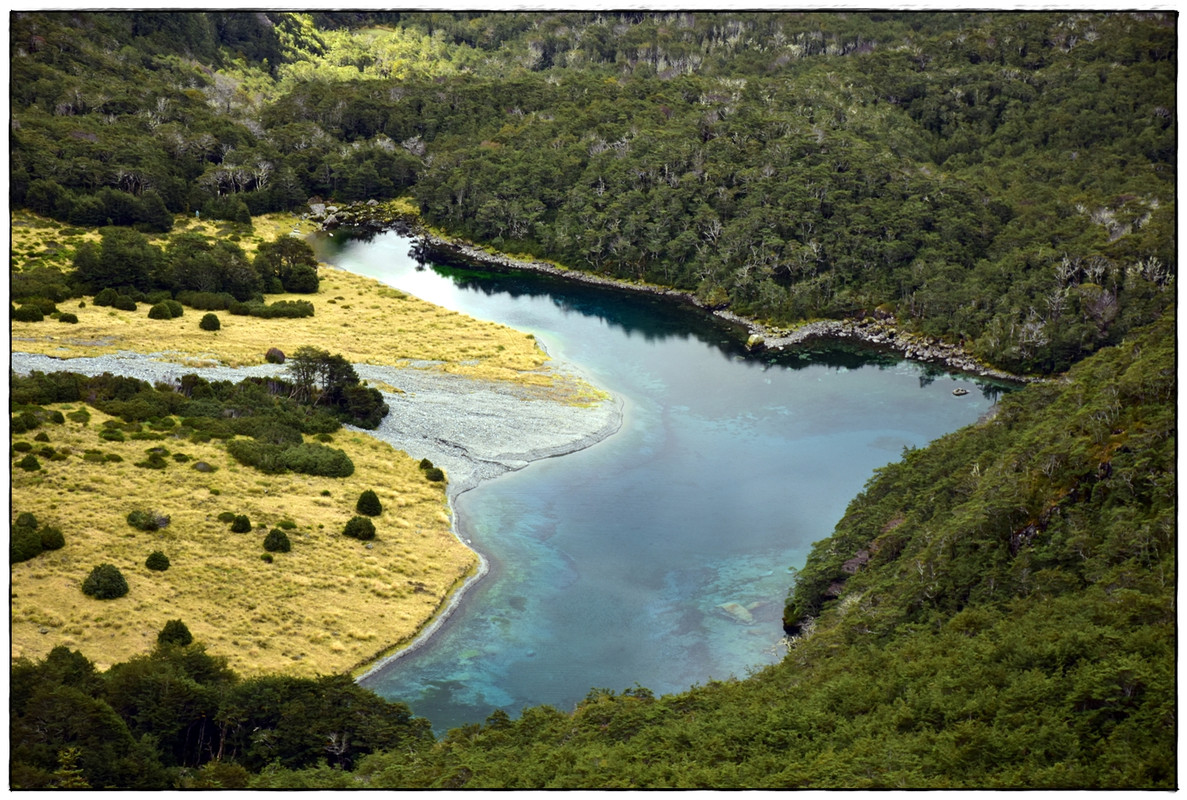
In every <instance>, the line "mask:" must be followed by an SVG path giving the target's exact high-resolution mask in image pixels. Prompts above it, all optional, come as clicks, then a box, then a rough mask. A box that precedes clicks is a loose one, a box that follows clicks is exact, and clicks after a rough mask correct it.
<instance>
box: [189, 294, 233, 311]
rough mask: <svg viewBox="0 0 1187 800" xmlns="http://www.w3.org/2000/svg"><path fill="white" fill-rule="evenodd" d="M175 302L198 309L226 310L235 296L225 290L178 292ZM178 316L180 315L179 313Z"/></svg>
mask: <svg viewBox="0 0 1187 800" xmlns="http://www.w3.org/2000/svg"><path fill="white" fill-rule="evenodd" d="M177 302H179V303H184V304H185V305H187V306H189V307H190V308H196V309H198V310H199V311H226V310H227V309H228V308H230V307H231V303H234V302H236V300H235V297H234V296H233V295H231V294H228V293H227V292H188V291H187V292H178V293H177ZM179 316H180V315H179Z"/></svg>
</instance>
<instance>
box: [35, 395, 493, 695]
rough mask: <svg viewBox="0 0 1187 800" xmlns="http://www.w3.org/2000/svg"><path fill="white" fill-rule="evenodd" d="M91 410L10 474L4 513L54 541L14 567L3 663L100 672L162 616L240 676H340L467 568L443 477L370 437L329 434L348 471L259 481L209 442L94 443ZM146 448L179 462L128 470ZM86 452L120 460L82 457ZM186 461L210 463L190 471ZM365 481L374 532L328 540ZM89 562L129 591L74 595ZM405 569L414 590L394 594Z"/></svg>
mask: <svg viewBox="0 0 1187 800" xmlns="http://www.w3.org/2000/svg"><path fill="white" fill-rule="evenodd" d="M59 408H61V409H62V410H66V409H68V408H70V406H60V407H59ZM90 412H91V415H92V418H91V420H90V423H89V424H88V425H87V426H85V427H84V426H83V425H82V424H80V423H78V422H74V421H68V422H66V423H65V424H63V425H58V426H46V427H45V428H44V430H46V431H47V432H48V434H49V436H50V439H51V442H52V445H53V447H54V448H55V449H56V450H59V451H64V452H69V457H68V458H67V459H66V460H65V461H56V462H43V468H42V469H41V470H40V471H38V472H33V473H26V472H24V471H23V470H14V473H20V474H14V475H13V477H12V498H13V505H12V509H13V512H14V513H18V512H21V511H30V512H32V513H34V514H35V515H37V518H38V521H39V522H41V523H42V524H52V525H57V526H58V527H60V528H61V529H62V531H63V533H64V534H65V537H66V546H65V547H64V548H62V549H61V550H56V551H50V552H46V553H43V554H42V555H40V556H37V557H36V558H34V559H32V560H30V561H26V562H22V563H19V564H14V565H13V566H12V600H11V609H12V616H11V631H12V655H13V656H14V657H16V656H20V655H24V656H29V657H33V658H39V657H43V656H44V655H45V654H46V653H48V652H49V650H50V649H51V648H52V647H54V646H55V645H59V644H64V645H66V646H68V647H71V648H74V649H79V650H81V651H82V652H83V653H84V654H85V655H86V656H87V657H88V658H91V659H92V660H94V661H95V662H96V663H97V664H99V665H100V666H101V667H104V666H106V665H109V664H113V663H117V662H120V661H124V660H126V659H128V658H130V657H131V656H133V655H136V654H137V653H141V652H143V651H144V650H146V649H148V648H150V647H151V646H152V645H153V644H154V643H155V641H156V634H157V633H158V632H159V631H160V629H161V628H162V627H163V625H164V623H165V622H166V621H167V620H169V619H182V620H183V621H184V622H185V623H186V625H187V626H188V627H189V628H190V630H191V631H192V632H193V634H194V636H195V638H197V639H198V640H200V641H202V642H205V643H206V645H207V647H208V648H209V650H210V651H211V652H212V653H215V654H218V655H225V656H227V657H228V658H229V659H230V661H231V664H232V666H233V667H234V668H235V669H236V670H238V671H240V672H242V673H243V674H258V673H261V672H266V671H277V670H281V671H287V672H291V673H297V674H303V675H313V674H323V673H329V672H342V671H346V670H349V669H351V668H353V667H356V666H358V665H359V664H361V663H364V662H366V661H367V660H369V659H370V658H372V657H374V656H376V655H377V654H378V653H379V652H380V651H382V650H384V649H386V648H387V647H389V646H390V645H392V644H394V643H396V642H399V641H403V640H406V639H407V638H409V637H411V636H412V635H413V634H414V633H415V632H416V630H418V629H419V627H420V626H421V625H422V624H423V623H424V622H425V621H426V620H427V619H429V618H430V617H431V616H432V615H433V614H434V613H435V611H436V610H437V607H438V606H439V605H440V603H441V602H442V600H443V599H444V598H445V597H446V596H447V595H448V593H449V592H450V591H451V590H452V589H453V588H454V587H455V585H456V583H457V581H458V580H459V579H460V578H461V577H462V576H464V575H465V574H467V573H468V571H469V570H471V569H472V568H473V566H474V556H473V554H472V553H471V552H470V551H469V550H467V549H466V548H464V547H463V546H462V545H461V544H460V543H459V542H458V541H457V540H456V538H455V537H454V536H453V535H452V533H451V532H450V526H449V518H448V515H446V514H444V513H443V504H444V502H445V498H444V491H443V489H442V486H441V484H433V483H430V482H429V481H426V480H425V479H424V476H423V473H422V472H421V470H420V469H419V466H418V462H416V461H413V460H412V459H411V458H409V457H408V456H406V455H405V454H403V453H401V452H399V451H397V450H394V449H393V448H391V447H390V446H389V445H387V444H385V443H383V442H380V441H378V440H376V439H374V438H372V437H370V436H365V435H351V436H349V437H336V438H337V439H338V441H335V443H334V446H335V447H341V448H342V449H344V450H346V451H347V453H348V454H349V455H350V457H351V459H352V461H353V462H354V464H355V473H354V475H352V476H351V477H350V478H346V479H335V478H316V477H310V476H306V475H297V474H289V475H269V476H264V475H261V474H260V473H258V472H255V471H254V470H251V469H248V468H246V467H243V466H241V465H238V464H236V463H235V462H234V461H233V460H232V459H231V458H230V457H229V456H228V455H227V453H226V451H225V449H224V447H223V446H222V445H220V444H219V443H217V442H210V443H206V444H195V443H192V442H189V441H184V440H180V439H176V438H168V439H165V440H160V441H156V442H146V441H143V440H131V439H129V440H128V441H124V442H111V441H106V440H102V439H100V438H99V431H100V430H101V429H102V423H103V422H104V421H105V420H107V419H109V417H107V416H106V415H105V414H103V413H102V412H99V411H97V410H95V409H91V410H90ZM17 438H21V439H23V438H26V437H17ZM154 445H161V446H164V447H166V448H167V449H169V450H171V451H173V452H184V453H186V454H187V455H189V456H191V458H192V459H193V461H190V462H186V463H177V462H174V461H172V460H169V464H168V466H167V467H166V468H165V469H164V470H154V469H142V468H138V467H136V466H134V463H135V462H136V461H139V460H141V459H143V457H144V451H145V449H146V447H148V446H154ZM87 450H100V451H103V452H105V453H112V454H116V455H119V456H121V457H122V458H123V460H122V461H120V462H117V463H113V462H98V463H97V462H94V461H84V460H83V458H82V456H83V454H84V453H85V451H87ZM199 460H201V461H206V462H208V463H210V464H213V465H215V466H217V467H218V468H219V469H218V471H216V472H213V473H209V474H204V473H201V472H198V471H196V470H194V469H193V468H192V464H193V463H194V462H195V461H199ZM114 487H118V491H114ZM364 489H373V490H374V491H375V492H376V494H377V495H378V496H379V498H380V500H381V502H382V503H383V506H384V512H383V514H382V515H381V516H379V517H377V518H376V519H375V524H376V528H377V529H378V535H377V537H376V538H375V539H374V540H372V541H371V542H367V543H364V542H359V541H355V540H353V539H348V538H346V537H344V536H342V535H341V530H342V528H343V526H344V525H345V523H346V521H347V520H349V519H350V518H351V517H352V516H354V514H355V510H354V504H355V501H356V500H357V498H358V496H359V494H360V493H361V492H362V491H363V490H364ZM71 490H73V491H71ZM326 490H328V491H330V497H329V498H327V497H325V496H323V495H322V494H321V493H322V492H323V491H326ZM215 491H217V492H218V493H217V494H215ZM66 498H68V499H66ZM136 509H143V510H151V511H154V512H155V513H157V514H160V515H167V516H169V518H170V520H169V524H168V525H167V526H166V527H164V528H162V529H160V530H158V531H154V532H144V531H139V530H136V529H134V528H133V527H131V526H130V525H128V523H127V521H126V517H127V514H128V513H129V512H130V511H132V510H136ZM225 511H229V512H233V513H235V514H243V515H246V516H247V517H249V518H250V520H251V522H252V526H253V529H252V530H251V531H250V532H248V533H231V532H230V526H229V525H228V524H227V523H225V522H220V521H219V520H218V516H219V514H220V513H222V512H225ZM290 521H291V522H292V523H295V525H294V526H293V527H290V528H289V530H288V531H287V533H288V536H289V538H290V540H291V542H292V550H291V552H288V553H273V554H270V555H271V556H272V562H271V563H268V562H267V561H265V560H264V559H263V558H262V556H264V555H265V550H264V549H263V545H262V542H263V538H264V536H265V534H266V533H267V531H268V530H270V529H271V528H273V527H276V526H278V525H280V524H281V523H282V522H284V523H285V524H286V525H287V524H288V523H289V522H290ZM153 550H161V551H163V552H164V553H165V554H166V555H168V557H169V559H170V561H171V566H170V567H169V569H168V570H166V571H164V572H156V571H152V570H149V569H148V568H147V567H145V565H144V562H145V559H146V558H147V556H148V555H149V553H151V552H152V551H153ZM413 559H415V560H413ZM100 563H111V564H114V565H116V566H117V567H118V568H119V569H120V570H121V571H122V573H123V574H124V576H125V578H126V579H127V582H128V584H129V587H130V592H129V594H128V595H127V596H125V597H123V598H120V599H117V600H102V601H101V600H94V599H91V598H89V597H86V596H85V595H83V593H82V591H81V588H80V586H81V583H82V581H83V579H84V578H85V577H86V576H87V574H88V573H89V571H90V570H91V568H92V567H93V566H95V565H97V564H100ZM363 575H365V576H366V577H361V576H363ZM409 576H412V578H411V579H412V580H414V581H415V582H417V583H418V584H422V585H424V586H426V587H428V591H427V592H416V593H413V592H410V591H407V583H408V581H409V579H410V578H409ZM295 656H300V658H295Z"/></svg>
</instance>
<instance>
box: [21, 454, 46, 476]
mask: <svg viewBox="0 0 1187 800" xmlns="http://www.w3.org/2000/svg"><path fill="white" fill-rule="evenodd" d="M16 465H17V466H18V467H20V468H21V469H23V470H26V471H27V472H36V471H37V470H39V469H41V462H40V461H38V460H37V456H35V455H33V454H32V453H29V455H27V456H25V457H24V458H22V459H21V460H20V461H18V462H16Z"/></svg>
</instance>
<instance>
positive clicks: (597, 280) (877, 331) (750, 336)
mask: <svg viewBox="0 0 1187 800" xmlns="http://www.w3.org/2000/svg"><path fill="white" fill-rule="evenodd" d="M422 238H423V240H424V254H425V255H426V256H427V257H429V258H431V259H435V260H438V261H443V262H445V263H453V264H470V265H481V266H485V267H491V268H495V269H505V270H528V271H531V272H540V273H544V274H547V275H551V276H553V277H557V278H562V279H564V280H570V281H577V282H579V283H585V284H589V285H593V286H600V287H603V288H608V289H617V290H621V291H631V292H643V293H645V294H652V295H656V296H660V297H667V298H670V299H671V300H673V301H674V302H681V303H687V304H689V305H693V306H696V307H697V308H700V309H701V310H703V311H705V312H706V313H709V314H712V315H713V316H715V317H717V318H718V319H721V320H723V321H725V322H728V323H730V324H732V325H735V326H738V327H741V328H743V329H744V330H745V331H746V333H747V346H748V347H749V348H750V350H752V351H753V352H761V351H772V350H774V351H779V350H783V349H787V348H794V347H797V346H800V345H803V344H805V343H808V342H811V341H830V340H831V341H853V342H857V343H859V344H861V345H865V346H869V347H874V348H877V349H880V350H887V351H891V352H895V353H899V354H900V355H902V356H903V357H904V358H907V359H910V360H912V361H919V362H922V363H925V364H935V365H937V366H941V367H943V368H944V369H947V370H950V371H954V372H960V373H963V374H966V375H974V376H977V377H982V378H989V379H991V380H997V381H1004V382H1008V383H1029V382H1033V381H1036V380H1041V379H1039V378H1033V377H1029V376H1024V375H1016V374H1014V373H1011V372H1007V371H1005V370H1001V369H997V368H995V367H991V366H988V365H986V364H982V363H981V362H979V361H978V360H977V359H975V358H974V357H973V356H972V355H971V354H969V353H968V352H966V351H965V350H963V349H962V348H961V347H959V346H957V345H954V344H949V343H947V342H943V341H940V340H939V339H935V338H932V337H929V336H922V335H919V334H915V333H911V332H908V331H903V330H900V329H899V328H898V327H897V326H896V324H895V320H894V319H893V318H891V317H883V318H879V319H875V318H872V317H866V318H864V319H844V320H816V321H812V322H805V323H803V324H801V325H798V326H796V327H793V328H778V327H773V326H769V325H764V324H763V323H760V322H758V321H756V320H753V319H749V318H747V317H743V316H741V315H739V314H735V313H734V312H732V311H730V310H728V309H724V308H714V307H711V306H709V305H707V304H705V303H704V302H703V301H702V300H701V299H700V298H698V297H697V296H696V295H694V294H692V293H691V292H685V291H681V290H679V289H670V288H665V287H662V286H655V285H652V284H646V283H631V282H628V281H623V280H619V279H615V278H607V277H603V276H600V275H593V274H590V273H587V272H580V271H578V270H570V269H563V268H561V267H557V266H555V265H553V264H548V263H545V262H542V261H528V260H521V259H515V258H512V257H510V256H506V255H502V254H497V253H490V252H488V251H486V250H483V249H481V248H478V247H475V246H473V245H470V244H467V243H465V242H461V241H458V240H454V239H448V238H444V237H441V236H437V235H434V234H422Z"/></svg>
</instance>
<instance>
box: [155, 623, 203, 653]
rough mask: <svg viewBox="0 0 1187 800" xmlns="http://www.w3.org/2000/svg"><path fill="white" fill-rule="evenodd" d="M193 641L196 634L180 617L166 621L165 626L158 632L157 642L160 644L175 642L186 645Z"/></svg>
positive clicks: (182, 645)
mask: <svg viewBox="0 0 1187 800" xmlns="http://www.w3.org/2000/svg"><path fill="white" fill-rule="evenodd" d="M192 641H194V635H193V634H192V633H190V629H189V628H187V627H186V625H185V623H184V622H182V621H181V620H179V619H171V620H169V621H168V622H166V623H165V627H163V628H161V632H160V633H158V634H157V644H159V645H161V644H175V645H179V646H181V647H185V646H186V645H188V644H189V643H191V642H192Z"/></svg>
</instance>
